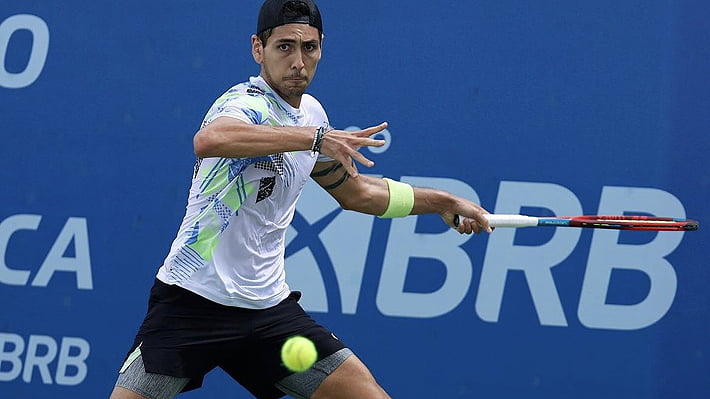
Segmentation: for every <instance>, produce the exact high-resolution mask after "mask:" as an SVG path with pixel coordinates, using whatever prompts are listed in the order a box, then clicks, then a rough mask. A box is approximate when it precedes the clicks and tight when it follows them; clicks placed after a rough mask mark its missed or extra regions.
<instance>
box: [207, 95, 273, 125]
mask: <svg viewBox="0 0 710 399" xmlns="http://www.w3.org/2000/svg"><path fill="white" fill-rule="evenodd" d="M222 116H227V117H230V118H235V119H239V120H241V121H243V122H246V123H250V124H254V125H261V124H263V123H264V122H266V120H267V119H268V118H269V105H268V101H267V100H266V99H265V98H263V97H261V96H254V95H249V94H243V93H226V94H225V95H223V96H222V97H220V98H219V99H217V101H215V103H214V104H213V105H212V108H210V110H209V112H208V113H207V116H206V117H205V120H204V123H203V125H204V126H206V125H209V124H210V123H212V121H214V120H215V119H217V118H219V117H222Z"/></svg>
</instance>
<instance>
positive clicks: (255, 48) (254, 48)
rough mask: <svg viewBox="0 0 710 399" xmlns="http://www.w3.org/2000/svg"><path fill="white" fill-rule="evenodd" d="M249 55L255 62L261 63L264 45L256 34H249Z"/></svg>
mask: <svg viewBox="0 0 710 399" xmlns="http://www.w3.org/2000/svg"><path fill="white" fill-rule="evenodd" d="M251 55H252V57H254V61H256V63H257V64H261V62H262V61H263V60H264V46H262V44H261V40H259V37H258V36H257V35H251Z"/></svg>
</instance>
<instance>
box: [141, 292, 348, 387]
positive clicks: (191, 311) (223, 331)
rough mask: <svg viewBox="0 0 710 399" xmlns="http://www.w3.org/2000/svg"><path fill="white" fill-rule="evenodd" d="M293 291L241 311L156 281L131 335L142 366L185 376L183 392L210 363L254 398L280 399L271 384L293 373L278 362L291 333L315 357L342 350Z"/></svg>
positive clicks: (198, 383)
mask: <svg viewBox="0 0 710 399" xmlns="http://www.w3.org/2000/svg"><path fill="white" fill-rule="evenodd" d="M300 297H301V294H300V292H298V291H294V292H292V293H291V295H290V296H289V297H288V298H286V299H285V300H283V301H282V302H281V303H279V304H278V305H276V306H274V307H271V308H268V309H259V310H254V309H245V308H238V307H232V306H224V305H221V304H218V303H215V302H212V301H210V300H208V299H206V298H204V297H202V296H200V295H197V294H195V293H193V292H191V291H188V290H185V289H183V288H181V287H178V286H176V285H169V284H165V283H163V282H162V281H160V280H158V279H156V280H155V283H154V285H153V288H152V289H151V292H150V299H149V301H148V313H147V315H146V317H145V320H144V321H143V324H142V325H141V327H140V330H139V331H138V334H137V335H136V338H135V341H134V343H133V347H132V348H131V350H130V351H129V352H128V354H130V353H132V352H133V351H134V350H135V348H136V347H138V345H140V347H141V354H142V357H143V363H144V364H145V370H146V371H147V372H149V373H157V374H164V375H170V376H175V377H187V378H190V382H188V384H187V385H186V386H185V388H184V389H183V392H185V391H189V390H192V389H195V388H199V387H200V386H202V380H203V378H204V375H205V374H206V373H207V372H209V371H210V370H212V369H214V368H215V367H220V368H222V369H223V370H224V371H225V372H227V374H229V375H230V376H231V377H232V378H234V379H235V380H236V381H237V382H239V383H240V384H241V385H242V386H244V387H245V388H246V389H247V390H249V391H250V392H251V393H252V394H254V395H255V396H256V397H258V398H279V397H281V396H284V393H283V392H281V391H280V390H278V389H277V388H276V387H275V386H274V384H275V383H276V382H277V381H280V380H281V379H283V378H284V377H286V376H288V375H290V374H292V372H290V371H288V370H287V369H286V368H285V367H284V366H283V364H282V363H281V355H280V351H281V346H282V345H283V343H284V341H285V340H286V339H287V338H288V337H291V336H293V335H302V336H304V337H308V338H310V339H311V340H312V341H313V342H314V343H315V345H316V348H317V349H318V360H321V359H323V358H325V357H328V356H329V355H331V354H333V353H335V352H337V351H339V350H340V349H343V348H345V345H344V344H343V343H342V342H341V341H340V340H338V339H337V338H336V337H335V335H333V334H332V333H331V332H330V331H328V330H327V329H325V328H324V327H322V326H320V325H319V324H317V323H316V322H315V321H314V320H313V319H312V318H311V317H310V316H308V315H307V314H306V312H305V311H304V310H303V308H301V306H300V305H299V304H298V299H299V298H300Z"/></svg>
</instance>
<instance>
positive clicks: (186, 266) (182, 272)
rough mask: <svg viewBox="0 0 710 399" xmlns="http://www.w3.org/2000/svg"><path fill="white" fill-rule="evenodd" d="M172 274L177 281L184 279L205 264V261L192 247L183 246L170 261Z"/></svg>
mask: <svg viewBox="0 0 710 399" xmlns="http://www.w3.org/2000/svg"><path fill="white" fill-rule="evenodd" d="M170 263H171V266H170V268H169V272H170V276H171V278H172V279H173V280H175V281H183V280H187V279H189V278H190V276H191V275H192V274H193V273H194V272H196V271H197V270H198V269H200V268H202V267H203V266H204V265H205V261H204V260H203V259H202V257H200V255H199V254H198V253H197V252H196V251H195V250H194V249H192V248H190V247H188V246H183V247H181V248H180V250H179V252H178V253H177V255H175V257H174V258H173V261H172V262H170Z"/></svg>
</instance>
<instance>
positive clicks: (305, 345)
mask: <svg viewBox="0 0 710 399" xmlns="http://www.w3.org/2000/svg"><path fill="white" fill-rule="evenodd" d="M316 360H318V351H316V346H315V345H314V344H313V341H311V340H310V339H308V338H306V337H301V336H299V335H297V336H294V337H291V338H289V339H287V340H286V342H284V345H283V346H282V347H281V361H282V362H283V364H284V366H286V368H287V369H289V370H291V371H295V372H297V373H300V372H303V371H306V370H308V369H309V368H311V366H313V363H315V362H316Z"/></svg>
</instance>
